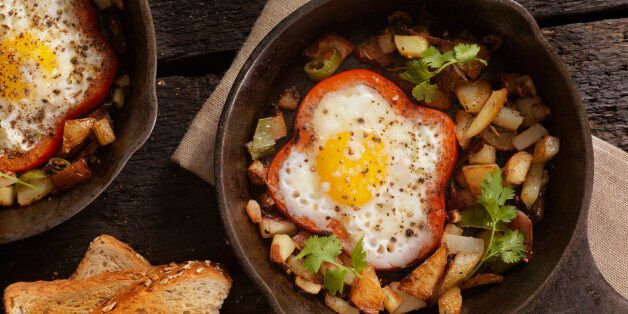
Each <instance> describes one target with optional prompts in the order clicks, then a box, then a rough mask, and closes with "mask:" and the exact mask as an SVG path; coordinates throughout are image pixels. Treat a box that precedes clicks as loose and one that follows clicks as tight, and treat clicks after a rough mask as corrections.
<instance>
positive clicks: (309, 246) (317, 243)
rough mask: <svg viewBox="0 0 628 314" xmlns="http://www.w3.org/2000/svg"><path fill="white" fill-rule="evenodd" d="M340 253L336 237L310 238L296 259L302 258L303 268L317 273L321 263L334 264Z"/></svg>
mask: <svg viewBox="0 0 628 314" xmlns="http://www.w3.org/2000/svg"><path fill="white" fill-rule="evenodd" d="M340 252H342V244H341V243H340V240H338V238H336V236H328V237H318V236H311V237H310V238H309V239H308V240H307V242H305V245H304V246H303V249H302V250H301V252H300V253H299V254H298V255H297V258H303V257H305V259H303V266H304V267H305V268H307V269H308V270H310V271H312V272H315V273H316V272H318V270H319V269H320V267H321V264H322V263H323V262H329V263H335V262H336V257H337V256H338V255H340Z"/></svg>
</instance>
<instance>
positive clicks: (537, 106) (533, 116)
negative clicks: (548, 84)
mask: <svg viewBox="0 0 628 314" xmlns="http://www.w3.org/2000/svg"><path fill="white" fill-rule="evenodd" d="M515 103H516V104H517V108H518V109H519V112H521V114H523V116H524V119H523V123H522V124H521V126H524V127H529V126H531V125H533V124H535V123H537V122H539V121H542V120H544V119H546V118H547V117H549V115H550V114H551V110H550V108H549V107H548V106H546V105H544V104H543V102H542V101H541V99H540V98H538V97H528V98H521V99H517V100H516V101H515Z"/></svg>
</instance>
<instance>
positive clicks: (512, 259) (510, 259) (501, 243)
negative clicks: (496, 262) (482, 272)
mask: <svg viewBox="0 0 628 314" xmlns="http://www.w3.org/2000/svg"><path fill="white" fill-rule="evenodd" d="M494 250H495V251H496V252H498V253H497V254H499V256H500V257H501V259H502V261H504V263H508V264H512V263H516V262H518V261H520V260H522V259H523V258H525V255H526V248H525V238H524V236H523V234H522V233H521V232H519V231H518V230H506V232H504V234H503V235H502V236H500V237H498V238H497V239H496V241H495V248H494Z"/></svg>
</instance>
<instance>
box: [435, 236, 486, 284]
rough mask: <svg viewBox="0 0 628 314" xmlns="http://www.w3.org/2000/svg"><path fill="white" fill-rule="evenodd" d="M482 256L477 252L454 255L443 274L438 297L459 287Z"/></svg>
mask: <svg viewBox="0 0 628 314" xmlns="http://www.w3.org/2000/svg"><path fill="white" fill-rule="evenodd" d="M480 240H481V239H480ZM482 243H484V240H482ZM483 254H484V253H479V252H476V253H464V252H461V253H458V254H456V256H455V257H454V260H453V261H452V262H451V265H450V266H449V269H447V272H446V273H445V277H443V281H442V282H441V284H440V289H439V293H438V295H439V296H440V295H442V294H443V293H445V292H446V291H447V290H449V289H450V288H452V287H455V286H458V285H460V283H461V282H462V281H463V280H464V278H465V277H467V276H468V275H469V274H470V273H471V272H472V271H473V269H474V268H475V266H476V265H477V264H478V263H479V262H480V260H481V259H482V255H483Z"/></svg>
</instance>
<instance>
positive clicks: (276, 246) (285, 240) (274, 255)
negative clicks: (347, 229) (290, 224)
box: [270, 234, 318, 293]
mask: <svg viewBox="0 0 628 314" xmlns="http://www.w3.org/2000/svg"><path fill="white" fill-rule="evenodd" d="M295 248H296V246H295V245H294V242H293V241H292V238H290V236H289V235H287V234H276V235H275V236H274V237H273V242H272V243H271V244H270V260H271V261H273V262H275V263H279V264H283V263H285V262H286V260H287V259H288V257H289V256H290V255H291V254H292V252H294V249H295ZM317 293H318V292H317Z"/></svg>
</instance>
